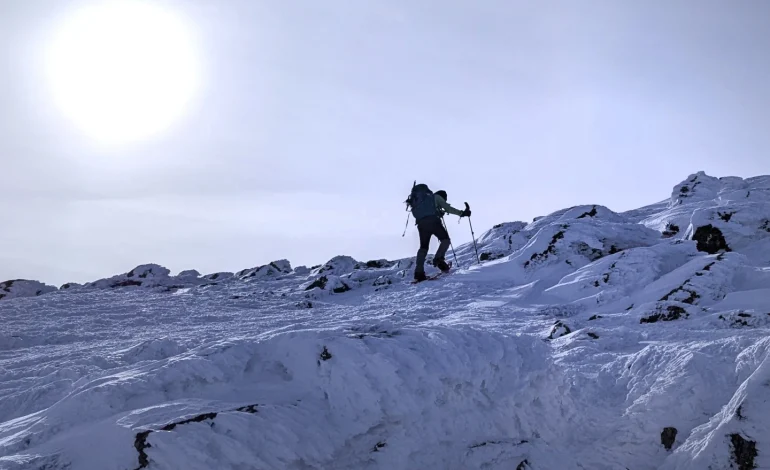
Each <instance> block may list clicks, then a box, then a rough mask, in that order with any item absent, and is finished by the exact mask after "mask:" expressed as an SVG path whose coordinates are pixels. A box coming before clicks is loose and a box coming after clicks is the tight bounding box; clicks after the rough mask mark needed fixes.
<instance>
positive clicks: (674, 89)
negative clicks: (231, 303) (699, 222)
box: [0, 0, 770, 284]
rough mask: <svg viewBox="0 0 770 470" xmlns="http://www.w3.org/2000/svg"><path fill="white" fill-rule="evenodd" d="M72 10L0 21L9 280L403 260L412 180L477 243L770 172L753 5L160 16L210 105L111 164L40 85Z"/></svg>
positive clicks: (1, 230) (759, 32)
mask: <svg viewBox="0 0 770 470" xmlns="http://www.w3.org/2000/svg"><path fill="white" fill-rule="evenodd" d="M82 3H84V2H82V1H80V2H75V1H72V2H64V1H62V2H58V1H57V2H54V1H53V0H47V1H43V0H28V1H24V2H11V1H6V2H2V3H0V67H3V70H1V71H0V72H2V73H0V207H2V216H1V217H0V281H2V280H4V279H10V278H31V279H39V280H42V281H45V282H48V283H54V284H61V283H63V282H65V281H80V282H82V281H88V280H94V279H97V278H101V277H106V276H109V275H112V274H116V273H119V272H125V271H127V270H128V269H130V268H132V267H133V266H135V265H138V264H142V263H149V262H154V263H159V264H162V265H165V266H167V267H168V268H169V269H171V270H172V271H179V270H182V269H189V268H195V269H198V270H200V271H202V272H213V271H224V270H228V271H232V270H238V269H241V268H246V267H251V266H255V265H259V264H264V263H266V262H268V261H270V260H274V259H279V258H288V259H289V260H290V261H291V262H292V264H294V265H300V264H306V265H312V264H317V263H321V262H323V261H325V260H327V259H329V258H330V257H332V256H334V255H337V254H349V255H351V256H354V257H356V258H358V259H371V258H382V257H387V258H397V257H405V256H411V255H413V254H414V252H415V251H416V248H417V240H416V230H415V229H414V228H413V227H410V230H409V232H407V237H405V238H402V237H401V232H402V230H403V227H404V222H405V218H406V213H405V212H404V206H403V204H402V201H403V200H404V198H405V197H406V194H407V192H408V190H409V188H410V187H411V184H412V181H413V180H415V179H417V180H419V181H421V182H426V183H428V184H429V185H430V186H431V187H432V188H434V189H445V190H446V191H448V193H449V201H450V203H452V204H454V205H456V206H462V202H463V201H468V202H469V203H470V204H471V206H472V207H473V210H474V212H473V222H474V228H475V230H476V234H477V235H479V234H480V233H481V232H483V231H484V230H486V229H487V228H489V227H490V226H491V225H492V224H495V223H498V222H503V221H512V220H531V218H532V217H534V216H538V215H544V214H546V213H548V212H551V211H553V210H556V209H560V208H562V207H567V206H571V205H576V204H590V203H597V204H603V205H606V206H608V207H610V208H611V209H613V210H616V211H622V210H627V209H630V208H633V207H638V206H640V205H643V204H647V203H652V202H656V201H658V200H661V199H663V198H665V197H667V196H668V195H669V193H670V191H671V187H672V186H673V185H674V184H676V183H677V182H679V181H680V180H682V179H684V178H685V177H687V175H689V174H691V173H694V172H696V171H698V170H705V171H706V172H707V173H709V174H712V175H716V176H724V175H737V176H753V175H757V174H766V173H768V166H769V165H768V163H769V162H770V155H769V154H768V148H770V133H768V132H767V126H768V123H770V58H768V53H767V51H768V48H769V47H770V2H766V1H764V0H743V1H739V2H723V1H712V0H706V1H695V0H693V1H657V0H656V1H650V2H630V1H629V2H624V1H617V0H607V1H598V0H583V1H580V2H576V1H567V0H565V1H546V2H530V1H510V0H507V1H502V0H489V1H480V2H471V1H456V0H451V1H447V0H442V1H437V0H436V1H434V0H431V1H427V0H423V1H412V0H387V1H386V0H367V1H353V0H350V1H329V2H311V1H297V2H287V1H283V0H269V1H258V0H243V1H241V0H222V1H218V2H210V1H184V2H182V1H165V2H162V3H163V4H164V5H167V6H168V7H169V8H171V9H174V10H176V11H178V12H179V14H181V15H183V16H184V17H185V18H186V20H187V21H188V22H189V24H191V25H192V26H193V33H194V34H195V37H196V40H197V44H198V45H199V46H200V48H199V50H198V54H199V56H200V58H201V61H202V66H203V77H202V79H203V86H202V88H201V90H200V93H199V95H198V96H197V97H196V99H195V101H194V103H193V106H192V109H191V110H190V111H189V113H187V114H186V115H185V116H184V118H183V119H182V120H180V121H179V122H177V123H176V124H175V125H174V126H173V127H172V128H171V129H169V130H168V132H166V133H163V134H161V135H159V136H157V137H155V138H153V139H151V140H147V141H141V142H135V143H131V144H127V145H124V146H122V147H119V148H111V149H104V148H102V147H99V146H97V145H95V144H94V143H93V142H91V141H89V139H88V138H86V137H84V136H82V135H81V134H79V133H78V132H76V130H74V129H73V128H72V126H71V125H69V123H68V122H67V121H66V120H65V119H64V118H63V117H62V116H61V115H60V114H59V112H58V110H57V109H55V108H54V107H53V106H52V105H51V103H50V97H49V93H48V91H47V90H48V88H49V86H48V83H47V82H46V80H45V77H44V76H43V74H42V73H41V62H42V55H43V52H42V51H43V50H44V49H45V47H46V37H47V35H48V33H49V32H50V30H51V28H53V27H54V26H55V25H56V23H57V21H60V20H61V18H62V17H63V16H65V15H66V14H67V12H68V11H70V10H72V9H74V8H76V7H77V5H79V4H82ZM449 230H450V234H452V237H453V240H454V242H455V244H459V243H462V242H465V241H469V240H470V232H469V230H468V224H467V222H466V221H463V223H462V224H460V225H457V223H456V219H455V218H454V217H451V218H450V220H449ZM435 245H436V243H435V241H434V244H433V246H432V247H431V248H432V251H433V250H435Z"/></svg>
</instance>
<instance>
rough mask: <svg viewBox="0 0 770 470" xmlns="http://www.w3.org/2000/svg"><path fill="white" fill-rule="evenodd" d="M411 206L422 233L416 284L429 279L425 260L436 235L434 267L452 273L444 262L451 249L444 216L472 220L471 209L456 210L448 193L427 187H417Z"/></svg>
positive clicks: (415, 271) (419, 230) (415, 186)
mask: <svg viewBox="0 0 770 470" xmlns="http://www.w3.org/2000/svg"><path fill="white" fill-rule="evenodd" d="M407 204H408V205H409V206H411V209H412V215H413V216H414V220H415V223H416V224H417V230H418V232H419V233H420V249H419V250H417V266H416V267H415V268H414V280H415V281H417V282H420V281H424V280H425V279H427V276H425V258H426V257H427V256H428V249H429V248H430V239H431V237H432V236H433V235H435V236H436V238H438V240H439V247H438V250H436V254H435V256H434V257H433V266H435V267H437V268H439V269H440V270H441V271H442V272H447V271H449V265H448V264H447V263H446V261H445V260H444V256H446V252H447V249H449V243H450V240H449V234H448V233H447V231H446V228H444V225H443V223H442V220H441V219H442V217H444V214H445V213H449V214H454V215H457V216H460V217H470V216H471V210H470V208H466V209H465V210H459V209H455V208H454V207H452V206H451V205H449V203H448V202H447V193H446V191H444V190H439V191H436V192H435V193H434V192H432V191H431V190H430V189H429V188H428V186H427V185H425V184H416V185H414V187H413V188H412V193H411V194H410V195H409V198H408V199H407Z"/></svg>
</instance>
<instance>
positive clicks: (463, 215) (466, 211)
mask: <svg viewBox="0 0 770 470" xmlns="http://www.w3.org/2000/svg"><path fill="white" fill-rule="evenodd" d="M470 216H471V209H470V208H465V210H464V211H463V213H462V214H460V217H470Z"/></svg>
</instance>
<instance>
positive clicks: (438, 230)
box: [414, 216, 449, 273]
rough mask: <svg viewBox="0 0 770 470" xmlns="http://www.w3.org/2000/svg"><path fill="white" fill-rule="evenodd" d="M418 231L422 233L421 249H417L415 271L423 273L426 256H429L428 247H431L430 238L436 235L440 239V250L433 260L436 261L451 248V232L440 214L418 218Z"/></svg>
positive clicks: (441, 258) (442, 257)
mask: <svg viewBox="0 0 770 470" xmlns="http://www.w3.org/2000/svg"><path fill="white" fill-rule="evenodd" d="M417 231H418V232H419V233H420V249H419V250H417V266H416V267H415V268H414V272H415V273H423V272H425V258H426V257H427V256H428V249H429V248H430V238H431V237H432V236H434V235H435V236H436V238H438V241H439V246H438V250H436V255H435V256H434V257H433V262H434V263H436V262H437V261H440V260H443V259H444V256H446V251H447V250H448V249H449V234H448V233H447V231H446V229H445V228H444V225H443V224H442V223H441V219H440V218H439V217H438V216H429V217H424V218H422V219H420V220H418V221H417Z"/></svg>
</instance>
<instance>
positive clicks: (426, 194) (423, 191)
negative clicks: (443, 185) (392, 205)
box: [406, 183, 438, 222]
mask: <svg viewBox="0 0 770 470" xmlns="http://www.w3.org/2000/svg"><path fill="white" fill-rule="evenodd" d="M406 205H407V207H409V208H410V209H411V211H412V216H414V220H415V221H416V222H417V221H419V220H420V219H423V218H425V217H429V216H431V215H438V210H437V209H436V199H435V197H434V196H433V191H431V190H430V188H428V185H426V184H422V183H420V184H415V185H414V186H413V187H412V192H411V194H409V197H408V198H407V199H406Z"/></svg>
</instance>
